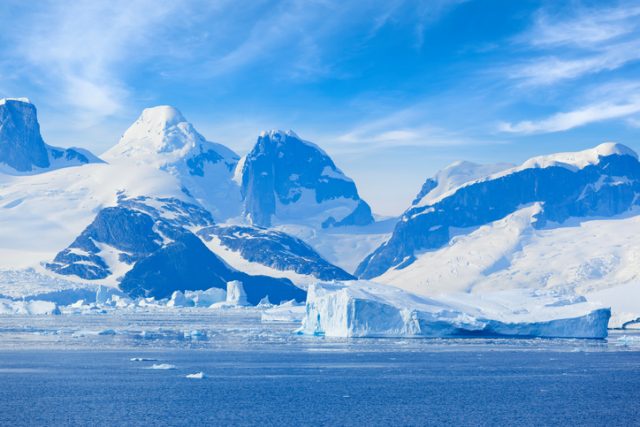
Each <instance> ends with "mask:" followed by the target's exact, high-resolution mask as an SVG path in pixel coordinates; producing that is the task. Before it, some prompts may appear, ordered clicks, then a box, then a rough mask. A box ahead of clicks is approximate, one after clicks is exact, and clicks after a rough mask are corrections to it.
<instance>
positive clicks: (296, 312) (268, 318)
mask: <svg viewBox="0 0 640 427" xmlns="http://www.w3.org/2000/svg"><path fill="white" fill-rule="evenodd" d="M305 309H306V308H305V304H298V303H296V302H295V301H287V302H284V303H282V304H280V305H277V306H275V307H271V308H268V309H266V310H265V311H263V312H262V314H261V321H262V322H265V323H268V322H300V321H302V319H303V318H304V314H305Z"/></svg>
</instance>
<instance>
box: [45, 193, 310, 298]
mask: <svg viewBox="0 0 640 427" xmlns="http://www.w3.org/2000/svg"><path fill="white" fill-rule="evenodd" d="M212 224H213V219H212V218H211V215H210V214H209V213H208V212H207V211H205V210H203V209H202V208H199V207H198V206H195V205H190V204H187V203H184V202H181V201H180V200H176V199H151V198H136V199H133V200H129V199H121V200H120V202H119V203H118V205H117V206H114V207H107V208H104V209H102V210H101V211H100V212H98V215H97V216H96V218H95V219H94V221H93V222H92V223H91V224H89V226H88V227H87V228H86V229H85V230H84V231H83V232H82V233H81V234H80V235H79V236H78V237H77V238H76V239H75V240H74V241H73V243H71V245H69V247H67V248H66V249H64V250H63V251H61V252H60V253H58V255H56V257H55V258H54V260H53V262H51V263H49V264H47V268H48V269H50V270H51V271H53V272H55V273H57V274H60V275H64V276H77V277H79V278H82V279H85V280H96V279H110V282H111V283H112V284H113V283H115V284H118V285H119V287H120V289H122V290H123V291H125V292H127V293H128V294H129V295H130V296H132V297H139V296H144V297H155V298H168V297H169V296H171V294H172V293H173V292H174V291H177V290H179V291H185V290H189V291H195V290H206V289H209V288H212V287H215V288H220V289H226V285H227V282H229V281H232V280H239V281H241V282H243V285H244V288H245V291H246V292H247V297H248V300H249V302H251V303H252V304H257V303H258V302H259V301H260V300H262V299H263V298H265V297H267V296H268V297H269V300H270V301H271V302H275V303H280V302H283V301H288V300H291V299H296V300H298V301H301V300H303V299H304V296H305V292H304V291H303V290H301V289H299V288H298V287H296V286H294V285H293V283H291V282H290V281H289V280H288V279H279V278H273V277H266V276H254V275H249V274H246V273H243V272H240V271H237V270H235V269H233V268H232V267H230V266H229V265H227V264H226V263H225V262H224V261H223V260H222V259H220V258H219V257H218V256H217V255H215V254H214V253H213V252H211V251H210V250H209V249H207V247H206V246H205V245H204V244H203V242H202V241H201V240H200V239H199V238H198V237H197V236H196V235H195V234H194V233H192V232H191V231H190V230H189V228H193V227H201V226H210V225H212Z"/></svg>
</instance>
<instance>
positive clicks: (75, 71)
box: [3, 0, 171, 126]
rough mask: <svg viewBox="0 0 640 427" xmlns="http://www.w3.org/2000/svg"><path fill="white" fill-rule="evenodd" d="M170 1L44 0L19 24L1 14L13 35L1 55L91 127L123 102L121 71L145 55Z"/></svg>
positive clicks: (113, 111)
mask: <svg viewBox="0 0 640 427" xmlns="http://www.w3.org/2000/svg"><path fill="white" fill-rule="evenodd" d="M169 4H170V3H168V2H167V3H165V2H155V1H150V0H136V1H113V2H109V3H102V2H92V1H77V2H72V3H61V2H55V1H53V2H47V3H45V2H43V3H41V4H40V8H38V10H37V12H36V11H34V12H32V13H27V14H25V15H24V16H20V17H19V21H20V22H19V23H17V22H9V21H10V16H5V17H4V18H3V21H5V23H6V24H7V26H8V27H9V28H11V26H12V25H15V26H16V27H15V28H12V29H10V30H8V31H12V34H13V40H11V42H12V43H10V44H8V46H6V49H5V51H4V52H3V54H4V55H7V56H9V57H10V58H12V60H13V61H14V62H16V63H19V64H20V67H21V68H22V70H23V72H24V74H23V76H22V77H23V78H24V77H28V78H30V80H31V82H32V83H33V84H35V85H36V87H38V89H39V93H40V94H41V95H43V94H46V95H47V97H48V98H49V99H48V101H49V103H60V104H63V105H66V106H68V107H70V108H71V109H72V110H75V111H76V112H78V113H79V118H80V120H81V121H84V122H85V123H84V125H86V126H91V125H93V124H95V122H96V121H99V120H100V119H101V118H103V117H107V116H110V115H113V114H116V113H118V112H119V111H120V110H121V108H122V106H123V104H124V103H125V102H126V101H127V96H128V89H127V87H126V85H125V83H124V82H123V79H122V75H123V74H124V72H123V70H126V69H127V68H128V66H129V64H131V63H136V62H137V61H138V60H139V59H140V58H142V57H144V56H145V55H146V54H147V52H148V50H147V47H148V45H149V43H152V41H153V39H152V34H151V33H152V30H153V29H154V27H155V26H156V25H159V24H160V23H161V22H162V20H163V19H165V18H166V17H167V15H168V14H169V12H170V11H171V7H168V6H167V5H169ZM22 28H29V30H28V31H25V30H23V29H22ZM10 47H11V48H10ZM7 63H8V62H5V63H4V64H3V65H5V66H6V65H7ZM41 95H40V97H41V98H42V97H43V96H41Z"/></svg>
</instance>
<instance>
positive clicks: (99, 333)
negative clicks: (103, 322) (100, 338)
mask: <svg viewBox="0 0 640 427" xmlns="http://www.w3.org/2000/svg"><path fill="white" fill-rule="evenodd" d="M115 334H116V331H114V330H113V329H103V330H102V331H99V332H98V335H115Z"/></svg>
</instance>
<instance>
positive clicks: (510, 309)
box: [299, 281, 611, 339]
mask: <svg viewBox="0 0 640 427" xmlns="http://www.w3.org/2000/svg"><path fill="white" fill-rule="evenodd" d="M610 315H611V312H610V310H609V309H608V308H603V307H601V306H597V305H594V304H590V303H587V302H585V301H584V300H583V299H576V300H573V301H570V300H567V299H558V298H554V297H552V296H548V295H535V294H531V293H529V292H527V291H524V292H510V293H506V294H497V295H484V296H483V298H479V299H477V298H469V296H468V295H449V296H447V297H446V298H426V297H421V296H418V295H415V294H410V293H408V292H405V291H403V290H401V289H398V288H394V287H391V286H385V285H380V284H377V283H372V282H367V281H355V282H345V283H319V284H316V285H314V286H311V287H310V288H309V290H308V293H307V301H306V309H305V315H304V318H303V321H302V326H301V327H300V329H299V332H300V333H303V334H310V335H324V336H331V337H554V338H555V337H557V338H591V339H598V338H605V337H606V336H607V324H608V321H609V317H610Z"/></svg>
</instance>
